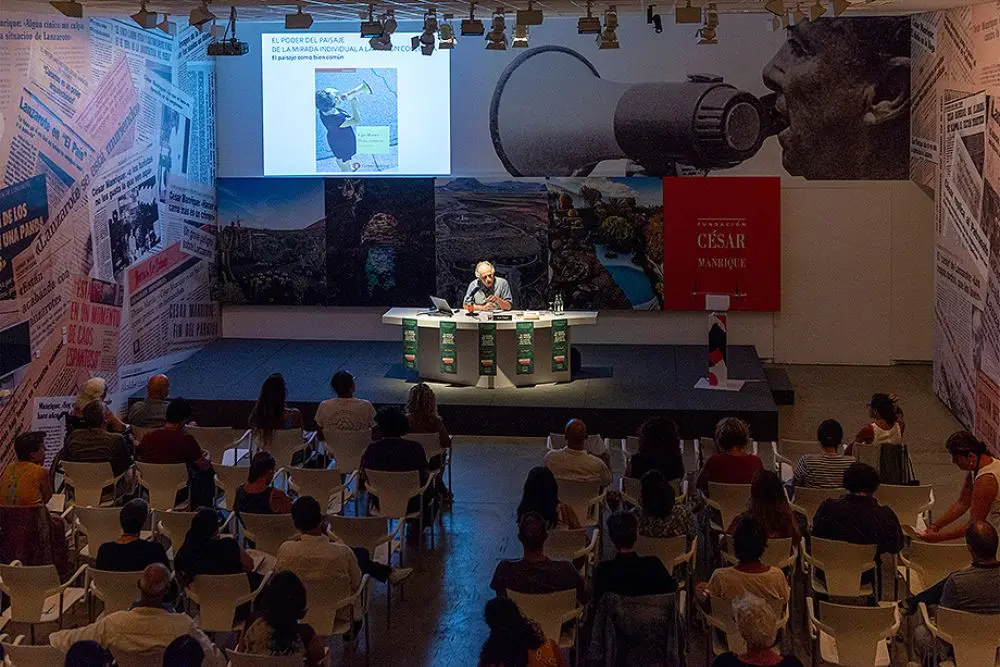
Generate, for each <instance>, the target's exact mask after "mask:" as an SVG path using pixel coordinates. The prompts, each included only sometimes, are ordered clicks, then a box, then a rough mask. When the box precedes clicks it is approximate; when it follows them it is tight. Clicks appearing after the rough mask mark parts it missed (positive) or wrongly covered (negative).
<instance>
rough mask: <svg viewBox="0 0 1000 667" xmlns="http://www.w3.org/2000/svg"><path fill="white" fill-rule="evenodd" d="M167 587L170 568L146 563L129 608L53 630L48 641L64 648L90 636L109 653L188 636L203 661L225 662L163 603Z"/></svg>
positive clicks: (158, 645) (189, 622) (202, 635)
mask: <svg viewBox="0 0 1000 667" xmlns="http://www.w3.org/2000/svg"><path fill="white" fill-rule="evenodd" d="M169 588H170V571H169V570H168V569H167V568H166V567H164V566H163V565H161V564H159V563H154V564H153V565H149V566H148V567H146V569H145V570H143V572H142V577H141V578H140V579H139V596H140V597H139V601H138V602H136V603H135V604H134V605H132V608H131V609H129V610H128V611H116V612H114V613H111V614H107V615H106V616H104V617H103V618H101V619H100V620H99V621H97V622H96V623H91V624H90V625H85V626H83V627H82V628H75V629H73V630H60V631H58V632H53V633H52V634H51V635H49V643H51V644H52V646H55V647H56V648H58V649H61V650H63V651H66V650H67V649H69V647H70V646H72V645H73V644H74V643H75V642H77V641H80V640H81V639H92V640H94V641H96V642H98V643H99V644H100V645H101V646H103V647H104V648H106V649H108V650H110V651H111V652H112V653H118V652H123V653H141V652H144V651H152V650H155V649H165V648H166V647H167V646H168V645H169V644H170V643H171V642H173V641H174V640H175V639H176V638H177V637H180V636H182V635H191V636H192V637H194V638H195V639H196V640H198V643H199V644H200V645H201V647H202V649H203V650H204V652H205V661H204V663H203V664H205V665H217V666H218V667H222V665H225V664H226V659H225V657H223V655H222V653H220V652H219V650H218V649H217V648H215V645H214V644H212V641H211V640H210V639H209V638H208V637H207V636H205V633H204V632H202V631H201V630H200V629H199V628H198V626H197V624H196V623H195V622H194V619H193V618H191V617H190V616H188V615H187V614H182V613H177V612H175V611H174V609H173V607H171V606H170V605H168V604H165V603H164V598H165V596H166V595H167V591H168V590H169Z"/></svg>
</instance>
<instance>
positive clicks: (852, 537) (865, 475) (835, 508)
mask: <svg viewBox="0 0 1000 667" xmlns="http://www.w3.org/2000/svg"><path fill="white" fill-rule="evenodd" d="M878 487H879V476H878V471H877V470H875V468H873V467H871V466H870V465H868V464H866V463H860V462H856V463H852V464H851V465H850V466H848V468H847V470H846V471H844V488H845V489H847V494H846V495H845V496H844V497H842V498H830V499H827V500H824V501H823V503H822V504H821V505H820V506H819V508H818V509H817V510H816V514H815V516H814V517H813V529H812V535H813V537H819V538H822V539H825V540H840V541H842V542H850V543H851V544H877V545H878V553H879V554H895V553H899V551H900V549H902V548H903V530H902V528H901V527H900V525H899V519H898V518H896V513H895V512H893V511H892V509H891V508H889V507H886V506H885V505H879V503H878V500H876V499H875V492H876V491H878Z"/></svg>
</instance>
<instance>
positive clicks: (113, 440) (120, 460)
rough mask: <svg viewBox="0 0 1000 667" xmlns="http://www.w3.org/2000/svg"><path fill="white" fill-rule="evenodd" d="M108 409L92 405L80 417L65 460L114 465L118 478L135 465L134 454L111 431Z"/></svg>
mask: <svg viewBox="0 0 1000 667" xmlns="http://www.w3.org/2000/svg"><path fill="white" fill-rule="evenodd" d="M105 417H106V408H105V406H104V404H103V403H101V402H100V401H91V402H90V403H88V404H87V405H86V406H85V407H84V408H83V412H82V413H81V418H80V427H79V428H75V429H73V431H72V432H71V433H70V434H69V439H68V441H67V442H66V446H65V447H64V448H63V453H62V458H63V460H65V461H78V462H86V463H98V462H106V463H110V464H111V469H112V470H113V471H114V474H115V475H120V474H122V473H123V472H125V471H126V470H128V468H129V466H131V465H132V453H131V451H129V446H128V443H127V442H125V438H124V436H122V435H121V434H120V433H112V432H110V431H108V424H107V422H106V421H105Z"/></svg>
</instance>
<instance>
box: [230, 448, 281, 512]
mask: <svg viewBox="0 0 1000 667" xmlns="http://www.w3.org/2000/svg"><path fill="white" fill-rule="evenodd" d="M277 468H278V466H277V463H276V462H275V460H274V456H273V455H272V454H271V452H257V453H256V454H254V455H253V458H252V459H250V467H249V468H248V469H247V481H246V484H241V485H240V486H239V488H238V489H236V498H235V500H234V501H233V509H234V510H236V513H237V514H241V513H246V514H288V513H289V512H291V511H292V499H291V498H289V497H288V494H286V493H285V492H284V491H282V490H280V489H276V488H274V486H272V485H271V483H272V482H273V481H274V475H275V472H277Z"/></svg>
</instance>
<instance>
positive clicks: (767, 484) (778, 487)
mask: <svg viewBox="0 0 1000 667" xmlns="http://www.w3.org/2000/svg"><path fill="white" fill-rule="evenodd" d="M744 516H751V517H753V518H755V519H757V520H758V521H760V522H761V524H763V526H764V527H765V528H766V529H767V536H768V538H772V539H773V538H779V539H784V538H786V537H790V538H792V544H797V543H798V541H799V536H800V531H799V525H798V523H797V522H796V520H795V515H794V514H793V513H792V507H791V505H790V504H789V503H788V497H787V496H785V488H784V485H783V484H782V483H781V478H780V477H778V475H777V473H775V472H774V471H772V470H758V471H757V473H756V474H755V475H754V476H753V481H751V482H750V500H749V502H748V503H747V509H746V512H744V513H743V514H741V515H740V516H738V517H736V518H735V519H733V522H732V524H730V526H729V530H728V531H726V532H728V533H729V534H730V535H732V532H733V530H735V529H736V525H737V524H738V523H739V522H740V519H741V518H743V517H744Z"/></svg>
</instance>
